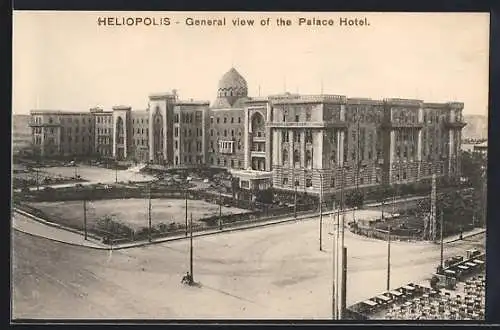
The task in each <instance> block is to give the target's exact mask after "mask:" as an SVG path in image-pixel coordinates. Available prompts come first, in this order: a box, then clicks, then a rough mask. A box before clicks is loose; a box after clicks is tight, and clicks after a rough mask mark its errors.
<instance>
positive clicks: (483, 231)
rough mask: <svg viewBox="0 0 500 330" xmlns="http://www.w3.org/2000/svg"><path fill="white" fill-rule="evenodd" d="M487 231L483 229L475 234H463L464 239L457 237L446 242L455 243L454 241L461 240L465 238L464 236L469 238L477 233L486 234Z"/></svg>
mask: <svg viewBox="0 0 500 330" xmlns="http://www.w3.org/2000/svg"><path fill="white" fill-rule="evenodd" d="M485 232H486V229H483V230H481V231H479V232H477V233H473V234H469V235H464V236H462V239H460V238H455V239H452V240H451V241H448V242H444V244H448V243H454V242H457V241H461V240H463V239H464V238H468V237H474V236H477V235H481V234H484V233H485Z"/></svg>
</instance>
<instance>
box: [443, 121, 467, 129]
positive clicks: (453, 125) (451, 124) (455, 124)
mask: <svg viewBox="0 0 500 330" xmlns="http://www.w3.org/2000/svg"><path fill="white" fill-rule="evenodd" d="M465 125H467V124H466V123H464V122H461V121H455V122H449V121H445V122H444V126H445V127H446V128H463V127H465Z"/></svg>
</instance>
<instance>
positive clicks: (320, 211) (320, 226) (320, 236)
mask: <svg viewBox="0 0 500 330" xmlns="http://www.w3.org/2000/svg"><path fill="white" fill-rule="evenodd" d="M319 179H320V193H319V250H320V251H323V241H322V240H323V173H320V174H319Z"/></svg>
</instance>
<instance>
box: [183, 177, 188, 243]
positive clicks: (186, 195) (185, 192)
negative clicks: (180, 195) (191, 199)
mask: <svg viewBox="0 0 500 330" xmlns="http://www.w3.org/2000/svg"><path fill="white" fill-rule="evenodd" d="M184 197H185V201H186V237H187V235H188V190H187V187H186V189H185V191H184Z"/></svg>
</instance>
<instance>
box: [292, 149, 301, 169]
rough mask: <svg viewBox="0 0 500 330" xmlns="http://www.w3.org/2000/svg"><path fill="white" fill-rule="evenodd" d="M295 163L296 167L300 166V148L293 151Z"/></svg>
mask: <svg viewBox="0 0 500 330" xmlns="http://www.w3.org/2000/svg"><path fill="white" fill-rule="evenodd" d="M293 163H294V165H295V167H296V168H298V167H300V152H299V151H298V150H294V152H293Z"/></svg>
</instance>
